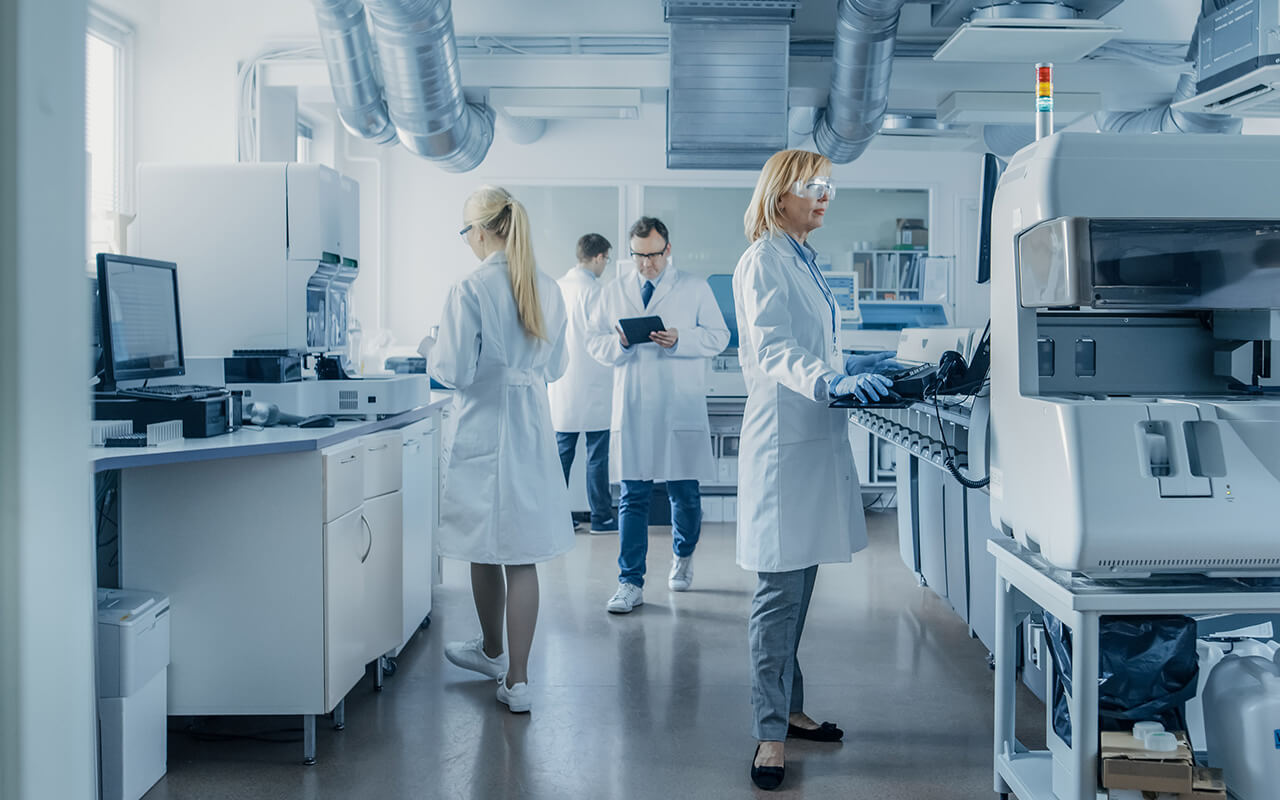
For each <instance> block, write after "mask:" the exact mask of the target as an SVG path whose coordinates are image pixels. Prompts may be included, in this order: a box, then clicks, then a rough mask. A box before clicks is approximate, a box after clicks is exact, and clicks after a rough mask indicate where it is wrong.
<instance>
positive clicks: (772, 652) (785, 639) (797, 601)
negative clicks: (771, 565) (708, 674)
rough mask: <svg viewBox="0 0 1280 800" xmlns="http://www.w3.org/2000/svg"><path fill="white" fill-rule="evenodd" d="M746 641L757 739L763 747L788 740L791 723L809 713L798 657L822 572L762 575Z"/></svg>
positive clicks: (748, 623)
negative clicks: (795, 716) (801, 713)
mask: <svg viewBox="0 0 1280 800" xmlns="http://www.w3.org/2000/svg"><path fill="white" fill-rule="evenodd" d="M756 575H757V576H758V582H757V583H756V593H755V596H754V597H753V598H752V599H751V619H750V620H749V621H748V622H747V637H748V638H749V639H750V640H751V665H752V673H751V703H752V705H753V706H754V707H755V721H754V723H753V725H752V733H753V734H754V735H755V737H756V739H757V740H759V741H762V742H781V741H784V740H785V739H786V738H787V718H788V716H789V715H790V714H791V713H793V712H796V711H803V710H804V677H803V676H802V675H801V674H800V662H799V661H798V660H797V658H796V652H797V650H799V648H800V634H801V633H803V632H804V619H805V617H806V616H807V615H808V614H809V598H810V597H812V596H813V581H814V579H815V578H816V577H817V576H818V567H817V565H814V566H812V567H808V568H806V569H797V570H792V571H790V572H757V573H756Z"/></svg>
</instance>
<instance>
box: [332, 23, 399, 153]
mask: <svg viewBox="0 0 1280 800" xmlns="http://www.w3.org/2000/svg"><path fill="white" fill-rule="evenodd" d="M313 2H314V4H315V7H316V22H317V24H318V25H319V26H320V46H321V47H322V48H323V49H324V60H325V64H327V65H328V67H329V83H330V85H332V86H333V99H334V102H335V103H336V104H337V106H338V118H339V119H341V120H342V124H343V126H345V127H346V129H347V130H349V131H351V133H352V134H354V135H356V136H359V137H361V138H363V139H372V140H373V141H375V142H377V143H378V144H388V143H390V142H394V141H395V140H396V129H395V127H394V126H392V124H391V119H390V117H389V116H387V103H386V101H385V100H383V99H382V87H380V86H379V85H378V79H377V76H376V74H375V73H374V66H373V60H374V58H375V55H374V52H373V39H372V38H370V36H369V26H368V23H367V22H366V20H365V16H364V5H363V4H362V3H361V2H360V0H313Z"/></svg>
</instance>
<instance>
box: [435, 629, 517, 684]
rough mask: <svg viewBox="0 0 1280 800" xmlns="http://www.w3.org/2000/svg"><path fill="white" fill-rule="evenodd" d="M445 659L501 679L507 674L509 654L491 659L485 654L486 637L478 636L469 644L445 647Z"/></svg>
mask: <svg viewBox="0 0 1280 800" xmlns="http://www.w3.org/2000/svg"><path fill="white" fill-rule="evenodd" d="M444 657H445V658H447V659H449V660H450V661H451V662H453V663H454V664H456V665H458V666H459V667H462V668H463V669H469V670H471V671H472V672H479V673H480V674H481V675H486V676H488V677H490V678H494V679H495V680H496V679H499V678H502V677H504V676H505V675H506V674H507V654H506V653H503V654H502V655H500V656H498V657H497V658H489V657H488V656H487V655H485V654H484V637H482V636H477V637H476V638H474V639H472V640H471V641H469V642H449V643H448V644H446V645H445V646H444Z"/></svg>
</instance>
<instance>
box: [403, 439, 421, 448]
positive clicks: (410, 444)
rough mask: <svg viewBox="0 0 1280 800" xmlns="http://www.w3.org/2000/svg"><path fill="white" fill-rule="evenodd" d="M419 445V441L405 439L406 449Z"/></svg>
mask: <svg viewBox="0 0 1280 800" xmlns="http://www.w3.org/2000/svg"><path fill="white" fill-rule="evenodd" d="M417 443H418V440H417V439H405V440H404V446H405V447H413V446H414V445H416V444H417Z"/></svg>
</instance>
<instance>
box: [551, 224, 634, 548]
mask: <svg viewBox="0 0 1280 800" xmlns="http://www.w3.org/2000/svg"><path fill="white" fill-rule="evenodd" d="M612 250H613V246H612V245H610V244H609V240H608V239H606V238H604V237H603V236H601V235H600V234H598V233H588V234H586V235H585V236H583V237H582V238H581V239H579V240H578V263H577V266H575V267H573V268H572V269H570V270H569V271H568V272H566V273H565V274H564V277H563V278H561V279H560V280H559V281H557V283H559V284H560V294H561V295H562V296H563V297H564V307H565V312H566V313H567V315H568V323H567V327H566V330H565V346H566V348H567V349H568V351H569V368H568V369H567V370H566V371H565V373H564V377H562V378H561V379H560V380H558V381H556V382H554V383H552V384H550V385H548V387H547V396H548V398H549V399H550V401H551V425H552V427H553V428H555V431H556V443H557V444H558V445H559V447H560V465H561V466H562V467H563V468H564V482H565V484H566V485H568V483H569V472H570V470H572V468H573V457H574V454H575V453H576V451H577V448H578V434H580V433H581V434H586V438H587V469H586V474H587V504H588V505H589V506H590V507H591V526H590V528H589V530H590V531H591V533H593V534H607V533H617V532H618V520H617V518H616V517H614V515H613V497H612V495H611V494H610V492H609V418H610V413H611V409H612V405H613V369H612V368H610V367H606V366H605V365H603V364H601V363H600V362H598V361H596V360H595V359H594V358H592V357H591V355H590V354H589V353H588V352H587V349H586V325H587V314H588V306H589V304H590V303H591V302H592V301H593V299H594V298H595V296H596V295H597V293H598V285H597V281H599V279H600V276H601V275H602V274H603V273H604V271H605V268H606V267H608V265H609V255H610V252H611V251H612Z"/></svg>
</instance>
